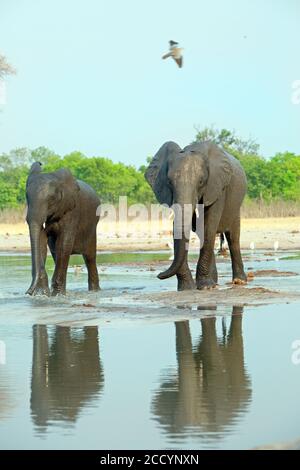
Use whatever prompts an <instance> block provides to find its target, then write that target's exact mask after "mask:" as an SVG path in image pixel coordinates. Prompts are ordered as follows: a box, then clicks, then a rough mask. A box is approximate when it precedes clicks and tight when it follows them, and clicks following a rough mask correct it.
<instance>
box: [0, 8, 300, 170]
mask: <svg viewBox="0 0 300 470" xmlns="http://www.w3.org/2000/svg"><path fill="white" fill-rule="evenodd" d="M299 18H300V2H299V0H263V1H261V0H251V1H250V0H247V1H246V0H227V1H225V0H224V1H223V0H210V1H209V2H208V1H206V0H205V1H203V0H185V1H184V2H182V1H180V2H179V1H176V0H173V1H169V0H164V1H162V0H151V1H141V0H139V1H138V0H127V1H122V0H118V1H117V0H109V1H108V0H106V1H105V0H72V1H71V0H64V1H61V0H60V1H59V0H51V1H50V0H49V1H48V0H43V1H42V2H41V1H40V0H0V51H1V52H2V53H4V54H5V55H6V56H7V57H8V58H9V59H10V61H11V63H13V64H14V65H15V67H16V68H17V70H18V74H17V76H16V77H12V78H10V79H9V81H8V84H7V104H6V105H5V107H2V112H1V114H0V152H3V151H8V150H10V149H12V148H16V147H23V146H28V147H30V148H35V147H37V146H40V145H45V146H47V147H49V148H51V149H53V150H54V151H56V152H58V153H60V154H65V153H68V152H70V151H72V150H80V151H83V152H85V153H86V154H88V155H90V156H92V155H97V156H107V157H109V158H112V159H113V160H114V161H123V162H127V163H133V164H136V165H140V164H142V163H143V162H144V161H145V158H146V157H147V155H153V154H154V153H155V151H156V150H157V149H158V148H159V147H160V145H161V144H162V143H163V142H165V141H166V140H175V141H177V142H178V143H179V144H180V145H186V144H188V143H189V142H190V141H192V140H193V138H194V135H195V130H194V126H195V125H196V126H197V125H199V126H200V127H203V126H205V125H210V124H212V123H213V124H215V126H217V127H226V128H230V129H233V128H234V129H235V130H236V132H237V133H238V134H239V135H240V136H242V137H245V138H246V137H248V136H252V137H255V138H256V139H257V141H258V142H259V143H260V144H261V151H262V153H263V154H264V155H265V156H270V155H272V154H274V153H275V152H280V151H285V150H290V151H293V152H296V153H300V105H298V106H297V105H293V104H292V102H291V93H292V88H291V87H292V82H293V81H294V80H297V79H300V56H299V47H300V28H299ZM244 36H246V38H244ZM169 39H173V40H176V41H179V42H180V45H182V46H183V47H184V48H185V50H184V67H183V68H182V69H179V68H177V66H176V64H175V63H174V62H173V61H171V60H168V61H163V60H161V55H162V54H163V53H164V52H165V51H166V50H167V48H168V41H169Z"/></svg>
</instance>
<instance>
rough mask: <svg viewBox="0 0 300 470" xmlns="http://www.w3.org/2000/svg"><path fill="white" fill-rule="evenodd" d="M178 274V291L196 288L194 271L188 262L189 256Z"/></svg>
mask: <svg viewBox="0 0 300 470" xmlns="http://www.w3.org/2000/svg"><path fill="white" fill-rule="evenodd" d="M176 276H177V290H178V291H182V290H192V289H195V288H196V285H195V281H194V279H193V276H192V273H191V271H190V268H189V265H188V262H187V257H186V258H185V260H184V262H183V264H182V265H181V267H180V269H179V271H178V272H177V274H176Z"/></svg>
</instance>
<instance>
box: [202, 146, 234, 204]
mask: <svg viewBox="0 0 300 470" xmlns="http://www.w3.org/2000/svg"><path fill="white" fill-rule="evenodd" d="M206 149H207V159H208V170H209V176H208V181H207V184H206V188H205V191H204V194H203V202H204V205H205V206H210V205H211V204H213V203H214V202H215V201H216V200H217V199H218V198H219V197H220V196H221V194H222V192H223V190H224V188H225V187H226V186H228V184H229V182H230V180H231V176H232V165H231V161H230V155H228V154H227V153H226V152H225V151H224V150H222V149H221V148H220V147H218V146H217V145H216V144H214V143H212V142H209V143H206Z"/></svg>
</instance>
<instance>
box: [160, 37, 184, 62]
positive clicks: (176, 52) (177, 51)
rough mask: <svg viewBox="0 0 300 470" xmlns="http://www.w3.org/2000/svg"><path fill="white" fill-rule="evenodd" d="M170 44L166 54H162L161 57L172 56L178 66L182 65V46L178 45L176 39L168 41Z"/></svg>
mask: <svg viewBox="0 0 300 470" xmlns="http://www.w3.org/2000/svg"><path fill="white" fill-rule="evenodd" d="M169 44H170V51H169V52H168V53H167V54H164V55H163V56H162V59H168V58H169V57H172V58H173V59H174V60H175V62H176V64H177V65H178V67H179V68H181V67H182V60H183V58H182V51H183V48H182V47H178V42H176V41H169Z"/></svg>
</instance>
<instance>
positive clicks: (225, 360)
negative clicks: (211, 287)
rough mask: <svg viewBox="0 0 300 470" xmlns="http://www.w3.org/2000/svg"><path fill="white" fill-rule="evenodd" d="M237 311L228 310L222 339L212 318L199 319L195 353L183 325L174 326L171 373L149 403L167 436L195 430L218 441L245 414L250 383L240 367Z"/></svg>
mask: <svg viewBox="0 0 300 470" xmlns="http://www.w3.org/2000/svg"><path fill="white" fill-rule="evenodd" d="M242 312H243V309H242V308H239V307H233V311H232V317H231V323H230V328H229V332H228V334H225V335H224V337H223V338H222V339H219V338H218V336H217V332H216V318H215V317H208V318H204V319H202V320H201V327H202V335H201V337H200V339H199V343H198V345H197V347H196V348H195V349H194V348H193V344H192V338H191V334H190V328H189V322H188V321H182V322H178V323H175V328H176V353H177V374H176V375H175V376H174V374H173V375H172V376H171V378H169V379H167V380H165V381H164V382H163V383H162V384H161V386H160V389H159V391H158V392H157V393H156V395H155V396H154V399H153V402H152V412H153V415H154V417H155V419H156V420H157V421H158V422H159V423H160V425H161V426H162V427H163V428H164V430H165V431H166V432H167V433H168V434H169V435H170V436H172V437H175V436H176V435H177V436H178V434H181V435H183V434H185V435H188V434H190V435H192V434H194V433H195V431H196V430H197V431H200V432H202V433H203V434H206V437H208V436H207V433H213V434H211V435H210V437H215V438H218V433H220V432H223V431H224V430H225V429H226V427H227V426H230V425H233V424H234V422H235V421H236V420H237V419H238V418H239V417H240V416H241V415H242V414H243V413H244V412H245V411H246V408H247V405H248V404H249V403H250V400H251V382H250V379H249V377H248V374H247V373H246V370H245V364H244V350H243V337H242ZM169 377H170V374H169Z"/></svg>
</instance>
